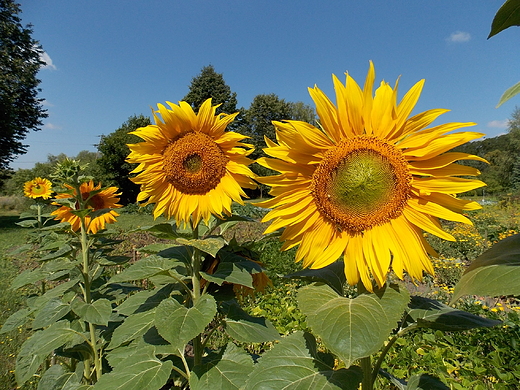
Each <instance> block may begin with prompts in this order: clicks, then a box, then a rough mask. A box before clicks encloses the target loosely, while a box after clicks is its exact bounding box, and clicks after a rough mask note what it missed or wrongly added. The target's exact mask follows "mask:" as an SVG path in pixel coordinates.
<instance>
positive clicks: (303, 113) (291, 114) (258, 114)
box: [238, 93, 316, 197]
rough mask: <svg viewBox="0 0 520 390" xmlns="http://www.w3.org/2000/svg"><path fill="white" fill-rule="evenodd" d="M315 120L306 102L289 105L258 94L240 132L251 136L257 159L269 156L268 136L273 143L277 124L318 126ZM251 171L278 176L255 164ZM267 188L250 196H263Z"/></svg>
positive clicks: (275, 96) (289, 103)
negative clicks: (288, 123)
mask: <svg viewBox="0 0 520 390" xmlns="http://www.w3.org/2000/svg"><path fill="white" fill-rule="evenodd" d="M315 117H316V115H315V114H314V109H313V108H312V107H310V106H308V105H306V104H304V103H302V102H296V103H293V102H287V101H285V100H284V99H281V98H279V97H278V96H277V95H276V94H274V93H271V94H268V95H257V96H255V97H254V99H253V101H252V102H251V105H250V106H249V109H247V110H245V112H244V113H243V120H242V121H240V122H239V123H240V127H239V129H238V131H239V132H241V133H242V134H244V135H247V136H249V137H250V139H248V140H247V141H248V142H249V143H251V144H253V145H254V147H255V151H254V152H253V153H252V154H251V155H250V158H252V159H254V160H256V159H258V158H259V157H263V156H265V153H264V152H263V150H262V149H263V148H264V147H265V140H264V136H266V137H267V138H270V139H272V140H275V139H276V135H275V128H274V125H273V124H272V122H273V121H282V120H287V119H292V120H301V121H305V122H308V123H311V124H315ZM251 170H252V171H253V172H254V173H256V174H257V175H259V176H267V175H273V174H276V172H274V171H271V170H270V169H268V168H265V167H263V166H261V165H259V164H253V165H252V166H251ZM266 189H267V187H266V186H264V185H259V192H258V193H256V192H254V193H250V195H251V196H260V197H262V196H263V195H264V192H265V191H266Z"/></svg>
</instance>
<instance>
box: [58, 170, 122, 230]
mask: <svg viewBox="0 0 520 390" xmlns="http://www.w3.org/2000/svg"><path fill="white" fill-rule="evenodd" d="M65 187H67V188H68V189H69V190H71V193H62V194H58V195H56V199H69V198H75V197H76V196H77V193H76V190H74V188H73V187H71V186H69V185H68V184H65ZM117 191H118V188H117V187H108V188H105V189H103V190H101V184H98V185H97V186H95V185H94V182H93V181H92V180H90V181H89V182H87V183H82V184H81V185H80V192H81V197H82V199H83V200H84V201H87V207H88V208H89V209H92V210H94V211H97V210H104V209H115V208H119V207H122V206H121V205H120V204H118V203H117V202H118V201H119V198H118V197H117V196H118V195H119V194H116V192H117ZM92 192H94V194H93V195H91V193H92ZM54 204H55V205H59V204H58V203H54ZM76 207H79V205H77V206H76ZM71 211H72V208H70V207H68V206H61V207H60V208H59V209H57V210H55V211H53V212H52V213H51V215H55V216H56V217H55V218H54V219H57V220H60V221H61V222H69V223H70V225H71V229H72V230H73V231H78V230H79V229H80V228H81V220H80V218H79V217H78V216H77V215H74V214H73V213H71ZM118 216H119V214H118V213H116V212H115V211H114V210H110V211H108V212H106V213H104V214H101V215H99V216H97V217H94V218H92V217H90V216H88V215H87V216H86V217H85V225H86V228H87V231H88V232H91V233H94V234H96V233H97V232H98V231H100V230H103V229H104V228H105V225H106V224H107V223H114V222H116V217H118Z"/></svg>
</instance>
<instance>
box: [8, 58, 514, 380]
mask: <svg viewBox="0 0 520 390" xmlns="http://www.w3.org/2000/svg"><path fill="white" fill-rule="evenodd" d="M333 85H334V90H335V97H334V98H333V99H331V98H330V97H329V96H327V95H326V94H325V93H324V92H322V91H321V90H320V89H319V88H318V87H314V88H311V89H309V93H310V95H311V97H312V99H313V101H314V103H315V105H316V112H317V115H318V118H319V121H318V124H316V125H313V124H310V123H307V122H303V121H296V120H287V121H274V122H273V125H274V127H275V128H276V137H275V139H269V138H266V139H265V143H266V147H265V149H264V151H265V153H266V155H267V157H260V158H259V159H257V160H256V161H253V160H252V159H251V158H250V156H251V154H252V153H253V146H252V145H251V144H249V143H248V142H247V137H246V136H244V135H242V134H240V133H238V132H235V131H231V130H229V129H228V126H229V125H230V124H231V123H232V122H233V121H234V120H235V117H236V116H237V113H230V114H225V113H218V112H217V108H218V105H213V103H212V100H211V99H208V100H206V101H205V102H204V103H203V104H202V105H201V107H200V108H199V109H198V111H197V112H195V110H194V109H193V108H192V107H191V106H190V105H189V104H188V103H186V102H183V101H181V102H178V104H175V103H171V102H166V105H163V104H158V106H157V110H155V111H154V114H153V115H154V122H155V124H150V125H146V126H144V127H140V128H138V129H137V130H135V131H133V132H132V134H133V135H135V136H137V137H138V138H139V139H140V140H141V141H140V142H136V143H132V144H129V145H128V147H129V149H130V154H129V155H128V158H127V161H128V162H129V163H132V164H135V168H134V169H133V171H132V172H131V173H132V176H131V180H132V181H133V182H134V183H136V184H138V185H139V186H140V192H139V194H138V195H137V199H136V204H137V206H135V205H134V206H133V207H128V208H125V207H122V205H121V204H120V203H119V202H120V198H121V196H122V194H121V192H120V190H119V189H118V188H117V187H113V186H109V187H104V186H103V185H102V183H99V182H96V181H95V180H94V178H92V177H90V176H88V175H86V174H85V170H84V167H83V166H82V164H81V163H79V162H78V161H75V160H69V159H67V160H64V161H61V162H59V163H58V164H57V167H56V169H55V171H54V172H53V174H52V175H51V176H50V177H49V178H41V177H37V178H34V179H33V180H30V181H28V182H27V183H25V186H24V194H25V196H26V197H27V198H28V199H31V200H32V201H33V204H32V205H31V206H30V208H29V209H28V210H27V211H25V212H23V213H22V214H21V215H20V216H19V217H20V220H19V221H18V222H17V223H16V225H15V226H16V227H14V226H12V222H13V221H12V218H11V219H10V222H11V225H10V229H14V230H13V232H14V236H13V237H16V238H17V240H14V242H12V243H8V242H7V240H9V239H10V238H8V237H6V238H5V240H6V241H5V244H3V246H5V247H6V250H7V247H10V246H12V245H9V244H15V245H14V247H11V248H10V251H9V252H6V253H7V254H6V255H2V262H3V265H4V266H3V267H2V271H1V272H2V274H1V275H3V277H2V280H1V283H2V285H3V289H4V290H5V291H7V293H6V295H5V298H3V299H4V300H3V301H2V305H3V306H4V307H5V310H4V311H3V313H4V314H3V317H2V327H1V329H0V336H1V337H3V339H2V341H1V343H2V344H0V346H1V348H2V350H3V351H2V352H3V353H2V359H3V365H4V366H5V367H6V368H5V369H3V370H4V371H3V372H2V373H0V374H1V375H2V377H1V378H2V381H3V382H5V383H6V384H7V387H6V388H12V387H15V386H18V387H19V388H28V389H30V388H36V389H39V390H46V389H54V390H58V389H62V390H63V389H70V390H73V389H74V390H88V389H91V390H111V389H123V388H124V389H125V390H127V389H139V388H146V389H150V390H154V389H157V390H159V389H164V390H166V389H191V390H206V389H207V390H210V389H223V390H227V389H247V390H249V389H273V390H276V389H295V390H296V389H346V390H349V389H353V390H354V389H359V388H361V389H362V390H372V389H384V388H390V389H406V390H412V389H450V388H453V389H509V388H517V387H515V386H516V385H517V384H518V383H519V382H520V370H519V369H518V366H519V363H520V361H519V360H520V353H519V352H520V350H519V349H520V346H519V342H520V319H519V313H520V301H519V300H518V297H519V296H520V283H519V282H520V267H518V266H519V265H520V260H519V259H520V257H519V255H520V235H519V234H518V233H517V232H518V231H519V229H520V226H519V222H520V221H519V219H518V215H519V213H520V211H519V210H520V209H519V207H520V205H518V204H516V203H514V202H508V203H501V204H499V205H498V204H497V205H494V206H493V207H491V206H489V207H487V206H486V208H484V209H483V207H482V205H481V204H480V203H479V202H478V199H469V198H468V197H466V196H464V193H468V192H469V191H473V190H475V189H478V188H482V187H483V186H485V183H484V182H482V181H480V180H478V179H477V178H476V177H477V176H478V175H479V173H480V172H479V171H478V169H476V168H474V167H471V166H469V165H463V162H465V161H478V162H483V163H485V162H486V160H485V159H484V158H482V157H480V156H477V155H473V154H469V153H463V152H454V151H452V149H453V148H455V147H457V146H459V145H463V144H465V143H467V142H469V141H471V140H474V139H477V138H479V137H481V136H482V135H483V134H481V133H477V132H473V131H469V130H467V129H466V128H467V127H471V126H473V125H474V123H462V122H451V123H444V124H440V125H432V123H433V122H434V121H435V120H437V119H438V118H439V117H440V116H441V115H442V114H443V113H445V112H446V111H447V110H443V109H430V110H427V111H425V112H421V113H418V114H415V115H413V116H412V115H411V113H412V111H413V109H414V107H415V105H416V103H417V101H418V99H419V97H420V95H421V92H422V89H423V86H424V80H421V81H419V82H417V83H416V84H415V85H414V86H413V87H412V88H411V89H410V90H409V91H407V92H406V93H405V94H404V96H403V97H402V98H401V100H398V81H397V82H396V83H395V84H394V85H393V86H392V85H390V84H389V83H387V82H384V81H383V82H381V83H380V84H379V85H377V84H376V74H375V67H374V65H373V64H372V62H370V64H369V69H368V73H367V77H366V79H365V81H364V83H363V84H358V83H357V82H356V81H355V80H354V79H352V78H351V77H350V76H349V75H348V74H347V75H346V78H345V81H341V80H340V79H339V78H338V77H336V76H333ZM333 101H334V102H333ZM254 163H256V164H259V165H261V166H263V167H264V168H267V169H268V170H269V171H270V172H272V174H271V175H269V176H258V175H256V174H255V173H254V172H253V170H251V165H252V164H254ZM259 183H260V184H262V185H266V186H268V187H269V188H270V192H269V197H268V198H266V199H259V200H247V201H246V199H247V192H246V191H247V190H251V189H254V188H255V187H256V186H257V185H258V184H259ZM21 228H25V229H26V230H24V231H23V233H22V230H20V229H21ZM17 236H18V237H17Z"/></svg>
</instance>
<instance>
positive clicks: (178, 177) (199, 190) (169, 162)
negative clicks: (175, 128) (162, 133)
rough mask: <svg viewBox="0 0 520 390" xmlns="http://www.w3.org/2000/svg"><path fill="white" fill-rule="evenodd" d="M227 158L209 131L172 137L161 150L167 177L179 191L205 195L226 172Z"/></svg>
mask: <svg viewBox="0 0 520 390" xmlns="http://www.w3.org/2000/svg"><path fill="white" fill-rule="evenodd" d="M227 163H228V158H227V157H226V156H225V155H224V153H223V152H222V150H221V149H220V147H219V146H218V144H217V143H216V142H215V141H214V140H213V138H211V137H210V136H209V135H207V134H205V133H202V132H198V131H192V132H189V133H186V134H184V135H182V136H181V137H180V138H177V139H176V140H174V141H172V142H171V143H169V144H168V146H167V147H166V148H165V149H164V151H163V170H164V173H165V176H166V179H167V180H168V181H169V182H170V183H171V184H172V185H173V186H174V187H175V188H176V189H177V190H178V191H180V192H182V193H184V194H189V195H204V194H206V193H208V192H209V191H211V190H212V189H214V188H215V187H216V186H217V185H218V184H219V183H220V179H222V177H223V176H224V175H225V174H226V165H227Z"/></svg>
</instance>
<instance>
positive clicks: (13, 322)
mask: <svg viewBox="0 0 520 390" xmlns="http://www.w3.org/2000/svg"><path fill="white" fill-rule="evenodd" d="M32 312H33V311H32V310H31V309H29V308H27V307H24V308H23V309H20V310H18V311H17V312H16V313H13V314H11V315H10V316H9V318H8V319H7V320H5V322H4V324H3V325H2V329H0V334H2V333H7V332H10V331H12V330H14V329H16V328H18V327H19V326H22V325H23V324H25V323H26V322H27V321H28V318H27V317H28V316H29V314H31V313H32Z"/></svg>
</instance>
